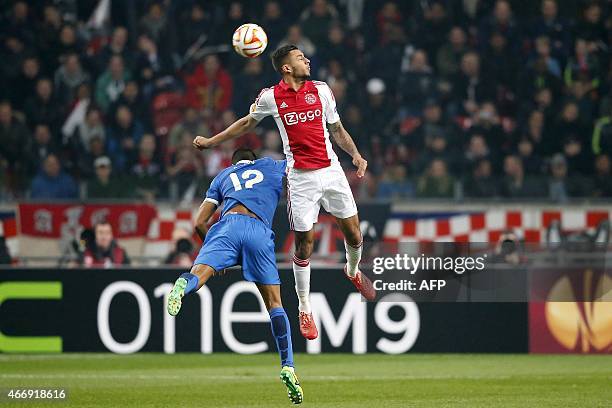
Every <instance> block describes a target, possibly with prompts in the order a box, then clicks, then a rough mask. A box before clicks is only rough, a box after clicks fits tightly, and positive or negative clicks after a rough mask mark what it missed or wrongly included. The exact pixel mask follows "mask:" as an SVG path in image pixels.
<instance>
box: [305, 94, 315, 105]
mask: <svg viewBox="0 0 612 408" xmlns="http://www.w3.org/2000/svg"><path fill="white" fill-rule="evenodd" d="M304 100H305V101H306V103H307V104H309V105H312V104H314V103H315V102H317V97H316V96H314V95H313V94H311V93H308V94H306V95H304Z"/></svg>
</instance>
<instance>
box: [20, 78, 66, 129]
mask: <svg viewBox="0 0 612 408" xmlns="http://www.w3.org/2000/svg"><path fill="white" fill-rule="evenodd" d="M24 111H25V114H26V117H27V120H28V123H29V124H30V126H33V124H35V123H46V124H47V125H49V127H50V128H51V130H52V131H53V132H59V129H60V126H61V124H62V118H63V117H64V111H63V109H62V104H61V102H60V101H58V100H57V99H56V98H55V97H54V95H53V83H52V82H51V80H50V79H48V78H41V79H39V80H38V81H37V82H36V94H35V95H34V96H32V97H31V98H29V99H28V100H27V101H26V104H25V108H24Z"/></svg>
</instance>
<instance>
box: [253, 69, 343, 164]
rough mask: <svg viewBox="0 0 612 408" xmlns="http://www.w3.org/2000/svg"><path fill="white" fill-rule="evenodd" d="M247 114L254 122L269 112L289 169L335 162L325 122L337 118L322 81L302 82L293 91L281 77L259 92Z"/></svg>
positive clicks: (329, 95) (334, 102)
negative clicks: (278, 132)
mask: <svg viewBox="0 0 612 408" xmlns="http://www.w3.org/2000/svg"><path fill="white" fill-rule="evenodd" d="M250 115H251V116H252V117H253V119H255V120H256V121H258V122H259V121H260V120H262V119H263V118H265V117H266V116H269V115H272V116H273V117H274V120H275V121H276V125H277V126H278V130H279V131H280V134H281V138H282V139H283V150H284V152H285V156H286V157H287V166H288V167H289V168H296V169H321V168H324V167H328V166H330V165H331V164H332V163H335V162H338V156H336V153H335V152H334V150H333V149H332V144H331V141H330V140H329V132H328V130H327V124H328V123H336V122H338V121H339V120H340V117H339V116H338V111H337V110H336V100H335V99H334V95H333V94H332V91H331V89H329V86H327V84H326V83H325V82H319V81H306V82H305V83H304V85H302V87H301V88H300V89H298V90H297V91H294V90H293V89H292V88H291V87H290V86H289V85H288V84H286V83H285V81H283V80H281V81H280V82H279V83H278V84H277V85H275V86H273V87H271V88H265V89H263V90H262V91H261V92H260V94H259V96H258V97H257V99H256V100H255V103H254V104H253V105H251V109H250Z"/></svg>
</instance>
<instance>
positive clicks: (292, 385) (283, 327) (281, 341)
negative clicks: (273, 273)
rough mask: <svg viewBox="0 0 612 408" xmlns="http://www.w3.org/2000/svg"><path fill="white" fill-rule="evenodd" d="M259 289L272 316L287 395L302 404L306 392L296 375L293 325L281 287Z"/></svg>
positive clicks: (273, 286) (282, 379)
mask: <svg viewBox="0 0 612 408" xmlns="http://www.w3.org/2000/svg"><path fill="white" fill-rule="evenodd" d="M257 288H258V289H259V293H261V297H262V298H263V301H264V303H265V305H266V308H267V309H268V313H269V314H270V326H271V327H272V336H274V341H275V342H276V349H277V350H278V353H279V355H280V360H281V372H280V379H281V381H282V382H283V384H285V386H286V387H287V395H288V396H289V399H290V400H291V402H293V403H294V404H301V403H302V401H303V400H304V392H303V391H302V387H301V386H300V381H299V380H298V378H297V375H296V374H295V368H294V364H293V344H292V341H291V325H290V324H289V319H288V318H287V313H285V309H283V305H282V303H281V297H280V285H262V284H257Z"/></svg>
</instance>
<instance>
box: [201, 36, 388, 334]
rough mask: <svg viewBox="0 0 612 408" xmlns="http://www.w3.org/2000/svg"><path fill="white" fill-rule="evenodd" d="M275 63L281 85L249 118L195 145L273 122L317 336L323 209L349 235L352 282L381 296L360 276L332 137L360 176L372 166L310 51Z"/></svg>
mask: <svg viewBox="0 0 612 408" xmlns="http://www.w3.org/2000/svg"><path fill="white" fill-rule="evenodd" d="M272 63H273V65H274V68H275V69H276V71H277V72H278V73H280V74H281V76H282V79H281V81H280V82H279V83H278V84H277V85H275V86H273V87H270V88H265V89H263V90H262V91H261V93H260V94H259V96H258V97H257V99H256V100H255V103H254V104H253V105H252V106H251V109H250V112H249V114H248V115H246V116H245V117H243V118H241V119H239V120H237V121H236V122H234V123H233V124H232V125H230V126H229V127H228V128H227V129H225V130H223V131H222V132H220V133H218V134H216V135H214V136H213V137H211V138H205V137H202V136H197V137H196V138H195V139H194V140H193V145H194V147H196V148H198V149H200V150H201V149H208V148H211V147H214V146H217V145H219V144H221V143H223V142H225V141H227V140H230V139H233V138H235V137H238V136H240V135H242V134H244V133H247V132H249V131H251V130H253V129H254V128H255V126H256V125H257V123H259V121H260V120H261V119H263V118H264V117H266V116H272V117H273V118H274V121H275V122H276V125H277V126H278V129H279V132H280V134H281V137H282V139H283V149H284V153H285V156H286V157H287V186H288V192H287V212H288V216H289V225H290V228H291V229H292V230H293V231H294V233H295V247H296V248H295V253H294V256H293V272H294V277H295V284H296V292H297V295H298V299H299V320H300V332H301V333H302V335H303V336H304V337H306V338H307V339H315V338H316V337H317V336H318V330H317V327H316V324H315V322H314V320H313V316H312V312H311V308H310V301H309V295H310V256H311V254H312V251H313V245H314V230H313V226H314V223H316V222H317V219H318V215H319V210H320V207H321V206H323V208H324V209H325V210H326V211H328V212H329V213H330V214H332V215H333V216H334V217H335V218H336V220H337V222H338V225H339V226H340V229H341V230H342V233H343V234H344V239H345V241H344V244H345V245H344V246H345V249H346V260H347V262H346V265H345V267H344V273H345V275H346V277H347V278H348V279H349V280H350V281H351V282H352V283H353V284H354V285H355V287H356V288H357V290H359V292H360V293H361V294H362V295H363V296H364V297H365V298H366V299H368V300H373V299H374V298H375V297H376V291H375V290H374V287H373V286H372V282H371V281H370V280H369V279H368V278H367V277H366V276H365V275H363V274H362V273H361V271H359V261H360V260H361V252H362V244H363V237H362V235H361V231H360V229H359V217H358V215H357V206H356V205H355V200H354V198H353V194H352V192H351V189H350V187H349V184H348V181H347V179H346V175H345V174H344V171H343V170H342V168H341V167H340V164H339V162H338V157H337V156H336V154H335V152H334V150H333V148H332V145H331V141H330V137H333V139H334V140H335V141H336V143H337V144H338V146H340V148H341V149H342V150H344V151H345V152H346V153H348V154H349V155H350V156H351V157H352V159H353V165H355V167H357V176H358V177H363V176H364V174H365V171H366V168H367V165H368V163H367V161H366V160H365V159H364V158H363V157H361V154H360V153H359V151H358V149H357V147H356V146H355V143H354V142H353V140H352V138H351V136H350V135H349V134H348V132H347V131H346V130H345V129H344V127H343V126H342V122H341V121H340V117H339V116H338V112H337V110H336V101H335V99H334V96H333V94H332V91H331V90H330V89H329V87H328V86H327V84H326V83H325V82H319V81H311V80H310V61H309V60H308V58H306V56H304V53H303V52H302V51H300V50H299V49H298V48H297V47H296V46H294V45H286V46H283V47H281V48H279V49H277V50H276V51H275V52H274V53H273V54H272Z"/></svg>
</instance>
